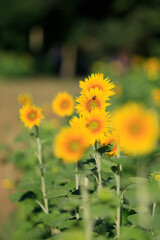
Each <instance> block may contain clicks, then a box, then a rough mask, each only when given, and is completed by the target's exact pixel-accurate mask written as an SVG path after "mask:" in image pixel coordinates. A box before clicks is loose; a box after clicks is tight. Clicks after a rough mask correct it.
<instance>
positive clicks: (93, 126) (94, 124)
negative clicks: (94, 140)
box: [87, 120, 100, 132]
mask: <svg viewBox="0 0 160 240" xmlns="http://www.w3.org/2000/svg"><path fill="white" fill-rule="evenodd" d="M87 126H88V128H89V129H90V130H91V131H93V132H96V131H97V130H99V128H100V124H99V122H98V121H96V120H94V121H92V122H90V123H89V124H88V125H87Z"/></svg>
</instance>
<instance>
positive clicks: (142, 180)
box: [129, 177, 148, 183]
mask: <svg viewBox="0 0 160 240" xmlns="http://www.w3.org/2000/svg"><path fill="white" fill-rule="evenodd" d="M129 180H130V181H131V182H132V183H146V182H148V179H147V178H143V177H130V178H129Z"/></svg>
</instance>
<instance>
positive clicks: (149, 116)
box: [113, 103, 159, 155]
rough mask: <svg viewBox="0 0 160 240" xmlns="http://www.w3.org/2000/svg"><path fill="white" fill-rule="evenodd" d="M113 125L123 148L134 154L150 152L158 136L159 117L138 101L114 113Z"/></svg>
mask: <svg viewBox="0 0 160 240" xmlns="http://www.w3.org/2000/svg"><path fill="white" fill-rule="evenodd" d="M113 126H114V128H115V130H116V131H117V134H118V136H119V140H120V145H121V147H122V149H123V150H124V151H125V152H127V153H131V154H133V155H141V154H147V153H149V152H150V151H151V150H152V149H153V148H154V146H155V144H156V141H157V138H158V133H159V130H158V118H157V115H156V114H155V113H153V112H150V111H147V110H145V109H144V108H143V107H142V106H141V105H139V104H137V103H128V104H126V105H124V106H123V107H120V108H119V109H117V110H116V111H115V112H114V113H113Z"/></svg>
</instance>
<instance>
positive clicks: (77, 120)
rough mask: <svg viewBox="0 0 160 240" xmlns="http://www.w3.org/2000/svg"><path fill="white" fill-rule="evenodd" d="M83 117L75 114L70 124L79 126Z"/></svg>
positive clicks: (75, 126) (73, 126)
mask: <svg viewBox="0 0 160 240" xmlns="http://www.w3.org/2000/svg"><path fill="white" fill-rule="evenodd" d="M81 119H82V117H81V116H80V118H78V117H77V116H73V117H72V118H71V120H69V124H70V126H71V127H72V128H79V127H80V124H81Z"/></svg>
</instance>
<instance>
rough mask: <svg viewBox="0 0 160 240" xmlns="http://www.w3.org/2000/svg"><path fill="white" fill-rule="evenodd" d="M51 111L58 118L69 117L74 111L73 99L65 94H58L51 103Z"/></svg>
mask: <svg viewBox="0 0 160 240" xmlns="http://www.w3.org/2000/svg"><path fill="white" fill-rule="evenodd" d="M52 109H53V111H54V112H55V113H56V114H57V115H58V116H60V117H64V116H70V115H71V114H72V113H73V110H74V99H73V97H72V95H70V94H68V93H67V92H59V93H58V94H57V96H56V97H55V98H54V99H53V101H52Z"/></svg>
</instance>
